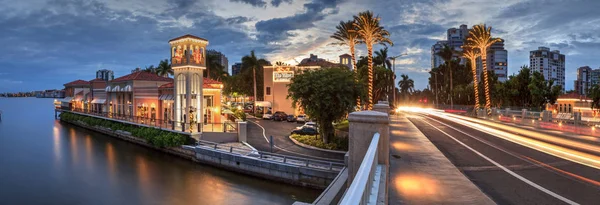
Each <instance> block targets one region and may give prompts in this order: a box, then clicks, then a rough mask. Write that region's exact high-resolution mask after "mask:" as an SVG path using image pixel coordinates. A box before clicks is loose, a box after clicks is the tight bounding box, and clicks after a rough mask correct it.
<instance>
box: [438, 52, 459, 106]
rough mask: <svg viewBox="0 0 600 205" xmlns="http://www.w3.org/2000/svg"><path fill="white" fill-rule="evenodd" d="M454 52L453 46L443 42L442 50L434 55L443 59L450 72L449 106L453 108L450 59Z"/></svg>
mask: <svg viewBox="0 0 600 205" xmlns="http://www.w3.org/2000/svg"><path fill="white" fill-rule="evenodd" d="M455 53H456V51H455V50H454V47H451V46H448V44H444V47H443V48H442V50H440V51H439V52H437V53H436V55H438V56H439V57H440V58H442V59H443V60H444V63H445V64H446V66H447V68H448V71H449V72H450V76H449V77H450V107H451V108H454V101H453V99H452V95H453V94H454V92H453V89H454V87H453V84H454V83H453V82H452V59H453V58H454V54H455Z"/></svg>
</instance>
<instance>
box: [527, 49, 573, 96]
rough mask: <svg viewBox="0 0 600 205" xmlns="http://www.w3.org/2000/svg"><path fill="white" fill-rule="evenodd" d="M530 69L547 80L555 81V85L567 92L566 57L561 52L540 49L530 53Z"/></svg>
mask: <svg viewBox="0 0 600 205" xmlns="http://www.w3.org/2000/svg"><path fill="white" fill-rule="evenodd" d="M529 68H530V69H531V72H534V71H537V72H540V73H542V74H543V75H544V79H546V80H554V85H560V86H562V90H563V92H564V90H565V55H564V54H560V51H558V50H554V51H550V48H547V47H539V48H538V50H533V51H530V52H529Z"/></svg>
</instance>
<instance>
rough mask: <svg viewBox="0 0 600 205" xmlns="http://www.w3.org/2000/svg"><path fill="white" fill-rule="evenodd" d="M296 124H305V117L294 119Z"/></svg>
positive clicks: (300, 116) (299, 116)
mask: <svg viewBox="0 0 600 205" xmlns="http://www.w3.org/2000/svg"><path fill="white" fill-rule="evenodd" d="M296 122H297V123H305V122H306V115H298V116H297V117H296Z"/></svg>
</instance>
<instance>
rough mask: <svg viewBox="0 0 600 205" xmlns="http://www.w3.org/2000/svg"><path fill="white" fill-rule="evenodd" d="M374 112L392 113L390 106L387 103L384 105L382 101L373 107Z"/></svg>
mask: <svg viewBox="0 0 600 205" xmlns="http://www.w3.org/2000/svg"><path fill="white" fill-rule="evenodd" d="M373 111H377V112H382V113H386V114H388V113H390V106H389V105H388V104H387V103H386V104H383V103H382V101H379V103H378V104H375V105H373Z"/></svg>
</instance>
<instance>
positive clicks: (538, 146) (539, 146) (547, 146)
mask: <svg viewBox="0 0 600 205" xmlns="http://www.w3.org/2000/svg"><path fill="white" fill-rule="evenodd" d="M398 111H409V112H417V113H426V114H430V115H433V116H437V117H440V118H442V119H446V120H449V121H452V122H454V123H458V124H461V125H463V126H466V127H469V128H471V129H475V130H479V131H481V132H484V133H487V134H490V135H492V136H496V137H498V138H501V139H504V140H507V141H510V142H513V143H515V144H519V145H522V146H525V147H528V148H531V149H534V150H537V151H540V152H543V153H546V154H549V155H552V156H555V157H559V158H562V159H565V160H569V161H572V162H575V163H579V164H582V165H585V166H588V167H592V168H595V169H600V157H599V156H596V155H592V154H588V153H584V152H580V151H576V150H573V149H569V148H565V147H561V146H558V145H554V144H551V143H547V142H543V141H540V140H542V139H543V140H547V141H552V140H554V141H552V142H555V143H557V144H563V143H566V145H569V146H574V147H578V148H582V149H585V150H589V151H593V152H595V153H599V150H600V148H598V147H597V146H594V145H589V144H584V143H579V142H573V141H570V140H566V139H559V138H557V137H553V136H549V135H545V134H540V133H536V132H532V131H527V130H523V129H519V128H515V127H510V126H506V125H498V124H497V123H492V122H489V121H483V120H478V119H471V118H467V117H463V116H457V115H450V114H447V113H444V112H441V111H438V110H433V109H423V108H416V109H415V108H398ZM475 122H482V123H480V124H479V123H475ZM503 126H506V127H507V128H509V129H507V130H513V131H514V132H515V133H522V134H524V135H526V136H529V135H535V136H534V137H533V138H535V139H532V138H529V137H524V136H520V135H516V134H513V133H510V132H506V131H501V130H498V129H502V128H500V127H503ZM492 127H496V128H497V129H495V128H492ZM505 129H506V128H505ZM557 139H558V140H557Z"/></svg>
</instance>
